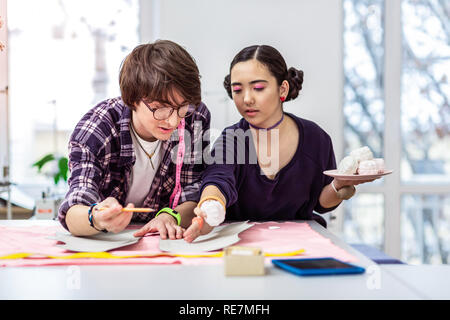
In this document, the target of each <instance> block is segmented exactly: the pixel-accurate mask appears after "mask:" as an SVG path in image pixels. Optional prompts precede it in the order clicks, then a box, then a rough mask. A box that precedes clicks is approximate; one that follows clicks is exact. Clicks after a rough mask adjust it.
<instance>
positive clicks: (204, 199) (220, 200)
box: [197, 196, 227, 211]
mask: <svg viewBox="0 0 450 320" xmlns="http://www.w3.org/2000/svg"><path fill="white" fill-rule="evenodd" d="M207 200H216V201H219V202H220V204H221V205H222V207H223V210H225V211H227V208H226V207H225V203H223V201H222V199H220V198H219V197H215V196H207V197H204V198H203V199H201V200H200V202H199V203H198V204H197V208H200V207H201V205H202V204H203V202H205V201H207Z"/></svg>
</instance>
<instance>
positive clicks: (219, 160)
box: [200, 130, 240, 208]
mask: <svg viewBox="0 0 450 320" xmlns="http://www.w3.org/2000/svg"><path fill="white" fill-rule="evenodd" d="M231 139H233V137H232V136H229V135H227V134H226V131H225V130H224V132H222V135H221V136H220V137H219V138H218V139H217V141H216V142H215V143H214V147H213V149H212V150H211V153H210V158H209V159H208V163H211V164H210V165H209V166H208V167H207V168H206V169H205V171H204V173H203V177H202V180H203V181H202V186H201V188H200V190H201V191H203V189H204V188H205V187H207V186H208V185H214V186H216V187H217V188H219V190H220V191H221V192H222V194H223V196H224V197H225V200H226V206H227V208H228V207H230V206H232V205H233V204H234V203H235V202H236V201H237V196H238V192H237V187H236V177H237V175H238V173H239V166H240V165H238V164H236V163H237V162H236V159H235V158H234V157H235V156H236V152H235V150H234V147H235V145H234V142H233V141H231ZM227 141H228V142H227ZM230 141H231V142H230ZM227 155H228V156H230V155H232V157H231V158H232V159H233V161H228V160H229V159H227Z"/></svg>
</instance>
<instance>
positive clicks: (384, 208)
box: [343, 0, 450, 263]
mask: <svg viewBox="0 0 450 320" xmlns="http://www.w3.org/2000/svg"><path fill="white" fill-rule="evenodd" d="M343 5H344V26H345V28H344V47H345V49H344V73H345V88H344V91H345V92H344V117H345V129H344V137H345V151H344V152H345V154H348V152H350V151H351V150H352V149H355V148H357V147H361V146H363V145H367V146H369V147H370V148H371V149H372V151H373V152H374V154H375V156H381V157H384V158H385V159H388V160H389V161H390V162H389V161H388V162H386V166H387V167H388V168H389V169H394V171H395V172H394V174H393V175H391V176H387V177H386V178H384V179H380V180H379V181H377V183H371V184H367V185H363V186H361V187H360V188H358V189H360V192H359V195H358V196H357V197H355V199H352V200H351V201H348V202H347V203H346V204H345V209H344V219H343V221H344V226H343V231H344V237H345V238H346V239H348V240H351V241H352V242H365V243H368V244H371V245H374V246H376V247H378V248H380V249H384V250H385V251H386V252H387V253H388V254H391V255H393V256H395V257H397V258H401V259H402V260H404V261H405V262H408V263H448V256H449V247H448V245H447V243H449V241H448V240H449V238H450V228H449V224H450V215H449V198H448V194H450V105H449V93H450V85H449V77H450V74H449V70H450V46H449V43H450V28H449V25H448V21H449V15H450V3H449V2H448V1H437V0H436V1H435V0H393V1H381V0H364V1H359V0H358V1H357V0H344V1H343ZM397 57H402V59H398V58H397ZM397 86H398V87H397ZM388 115H389V116H388ZM396 138H398V139H396ZM368 217H370V218H368ZM369 226H370V227H369ZM380 237H381V239H383V241H381V242H380V241H379V239H380Z"/></svg>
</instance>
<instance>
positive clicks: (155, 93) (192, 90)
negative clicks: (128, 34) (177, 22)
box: [119, 40, 201, 109]
mask: <svg viewBox="0 0 450 320" xmlns="http://www.w3.org/2000/svg"><path fill="white" fill-rule="evenodd" d="M119 83H120V93H121V95H122V100H123V102H124V103H125V104H126V105H128V106H129V107H130V108H132V109H134V108H135V103H136V104H137V103H139V102H140V101H141V100H142V99H146V100H149V101H159V102H162V103H167V104H170V101H171V100H172V101H173V100H174V96H173V90H174V89H175V90H177V91H178V92H179V93H180V94H181V96H182V97H183V98H184V100H185V101H186V102H188V103H189V104H192V105H195V106H198V105H199V104H200V102H201V90H200V74H199V71H198V67H197V65H196V63H195V60H194V58H192V57H191V55H190V54H189V53H188V52H187V51H186V50H185V49H184V48H182V47H181V46H180V45H178V44H176V43H175V42H172V41H169V40H157V41H156V42H154V43H148V44H142V45H139V46H137V47H136V48H134V49H133V51H132V52H131V53H130V54H129V55H128V56H127V57H126V58H125V59H124V61H123V62H122V65H121V67H120V74H119Z"/></svg>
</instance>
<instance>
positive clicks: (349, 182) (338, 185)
mask: <svg viewBox="0 0 450 320" xmlns="http://www.w3.org/2000/svg"><path fill="white" fill-rule="evenodd" d="M377 179H379V178H377ZM374 180H376V179H370V180H341V179H339V178H334V181H333V184H334V186H335V187H336V189H337V190H339V189H341V188H343V187H346V186H356V185H358V184H362V183H367V182H372V181H374Z"/></svg>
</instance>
